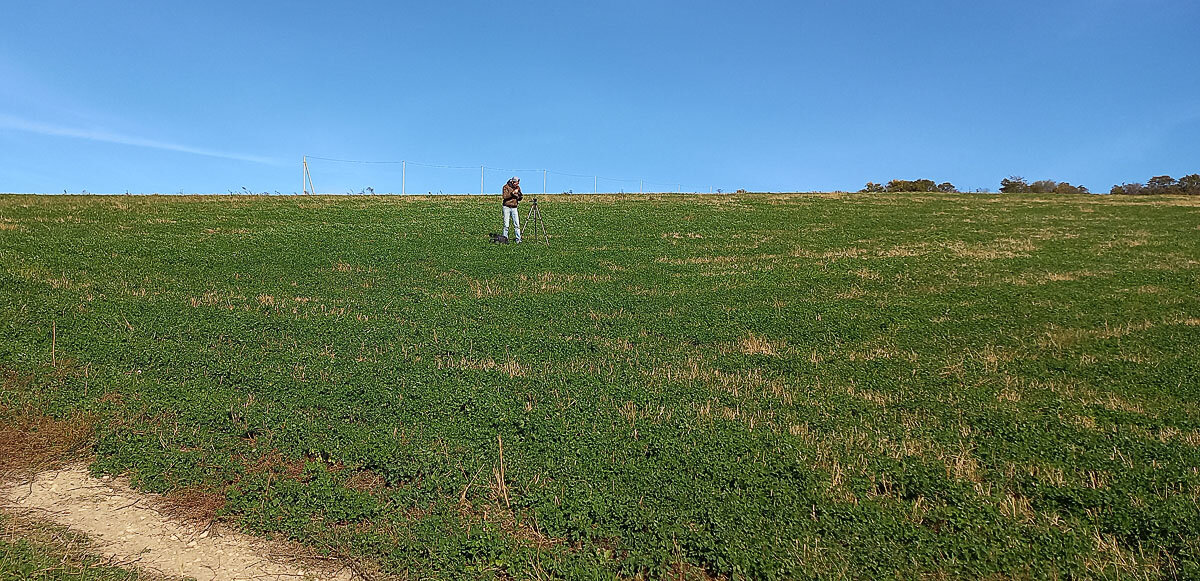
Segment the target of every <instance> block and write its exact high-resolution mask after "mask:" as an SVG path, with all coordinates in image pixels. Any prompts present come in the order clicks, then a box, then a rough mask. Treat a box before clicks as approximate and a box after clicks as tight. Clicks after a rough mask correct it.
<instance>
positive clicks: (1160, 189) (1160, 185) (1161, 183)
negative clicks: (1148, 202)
mask: <svg viewBox="0 0 1200 581" xmlns="http://www.w3.org/2000/svg"><path fill="white" fill-rule="evenodd" d="M1177 183H1178V182H1176V181H1175V178H1173V177H1171V176H1154V177H1152V178H1150V181H1147V182H1146V189H1147V190H1150V193H1152V194H1173V193H1175V192H1176V188H1175V186H1176V184H1177Z"/></svg>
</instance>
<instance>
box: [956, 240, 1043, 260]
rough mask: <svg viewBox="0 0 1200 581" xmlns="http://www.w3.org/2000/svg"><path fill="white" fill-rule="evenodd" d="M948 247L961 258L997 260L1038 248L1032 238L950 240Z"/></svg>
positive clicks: (1017, 255)
mask: <svg viewBox="0 0 1200 581" xmlns="http://www.w3.org/2000/svg"><path fill="white" fill-rule="evenodd" d="M946 247H947V249H948V250H950V252H951V253H953V254H955V255H956V256H958V257H960V258H973V259H976V260H997V259H1002V258H1018V257H1024V256H1029V253H1030V252H1033V251H1034V250H1037V246H1035V245H1034V244H1033V241H1032V240H1031V239H1017V238H1001V239H998V240H994V241H992V242H988V243H977V244H968V243H966V242H960V241H955V242H950V243H949V244H947V246H946Z"/></svg>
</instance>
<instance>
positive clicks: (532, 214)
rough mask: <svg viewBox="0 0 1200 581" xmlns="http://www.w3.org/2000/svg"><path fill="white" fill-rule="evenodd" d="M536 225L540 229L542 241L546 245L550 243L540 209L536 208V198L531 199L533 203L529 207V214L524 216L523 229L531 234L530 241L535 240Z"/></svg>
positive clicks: (536, 233)
mask: <svg viewBox="0 0 1200 581" xmlns="http://www.w3.org/2000/svg"><path fill="white" fill-rule="evenodd" d="M538 227H541V229H542V233H541V236H542V242H545V243H546V246H549V245H550V237H549V236H548V235H547V234H546V222H545V221H544V220H542V210H541V209H539V208H538V203H537V198H534V199H533V203H532V204H531V205H530V207H529V215H528V216H526V217H525V229H526V230H529V231H530V233H531V234H533V236H532V239H531V240H532V241H533V242H537V238H538Z"/></svg>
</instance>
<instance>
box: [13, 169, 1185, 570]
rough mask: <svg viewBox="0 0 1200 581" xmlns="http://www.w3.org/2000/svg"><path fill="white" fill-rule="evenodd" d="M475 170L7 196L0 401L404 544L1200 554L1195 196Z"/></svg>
mask: <svg viewBox="0 0 1200 581" xmlns="http://www.w3.org/2000/svg"><path fill="white" fill-rule="evenodd" d="M498 206H499V204H498V203H497V201H496V199H495V198H487V199H481V198H416V197H414V198H397V197H335V198H307V197H302V198H296V197H290V198H259V197H182V198H169V197H111V198H110V197H67V196H62V197H57V196H56V197H23V196H8V197H0V365H3V366H4V368H5V369H4V387H3V388H2V390H0V418H8V419H9V420H10V421H11V418H12V417H13V414H17V413H24V412H20V410H37V411H38V412H39V413H44V414H46V415H49V416H52V417H55V418H71V417H76V416H78V415H80V414H87V417H89V418H94V419H95V422H94V423H95V425H96V426H97V428H96V430H97V434H96V444H95V451H94V454H95V457H94V463H93V469H94V470H95V471H97V472H103V473H130V474H131V475H132V476H133V478H134V482H135V484H136V485H138V486H140V487H142V488H144V489H147V490H151V491H158V492H167V491H173V490H174V491H180V490H183V491H190V494H193V495H206V494H207V495H210V496H216V497H219V498H221V499H223V502H224V505H223V507H222V508H221V509H220V510H221V513H222V514H223V515H225V517H226V518H228V519H230V520H232V521H236V522H238V523H240V524H241V525H242V526H243V527H245V528H246V529H248V530H251V531H257V532H259V533H264V534H277V535H282V536H286V537H289V538H293V539H296V540H299V541H302V542H304V543H307V544H309V545H311V546H313V547H316V548H317V549H318V550H320V551H324V552H326V553H329V554H336V555H342V556H347V557H353V558H355V559H358V560H359V562H369V563H373V565H372V566H373V567H378V569H379V570H380V571H382V572H384V573H395V574H405V573H407V574H408V575H409V576H412V577H429V576H435V577H443V578H464V577H484V578H487V577H516V578H525V577H534V576H552V577H570V578H611V577H612V576H614V575H620V576H645V577H650V578H658V577H663V576H667V575H670V576H671V577H672V578H675V577H684V578H689V577H690V578H705V577H729V578H735V577H738V578H741V577H744V578H762V579H769V578H776V579H783V578H789V579H790V578H808V577H818V576H820V577H823V578H839V577H853V578H905V579H908V578H913V577H917V576H933V577H950V578H998V577H1016V578H1053V577H1063V578H1072V577H1074V578H1078V577H1086V578H1129V577H1134V576H1136V577H1137V578H1143V577H1148V578H1157V577H1165V578H1176V577H1178V578H1188V577H1190V578H1196V577H1197V576H1200V535H1198V531H1200V508H1198V504H1197V503H1198V502H1200V500H1198V499H1200V406H1198V405H1197V403H1198V400H1200V293H1198V292H1197V291H1200V268H1198V267H1200V229H1198V227H1200V199H1197V198H1187V197H1155V198H1134V197H1125V196H1121V197H1105V196H1096V197H1077V196H1054V195H1049V196H1027V195H1011V196H980V195H959V194H940V193H939V194H933V195H893V194H878V195H872V196H860V195H853V194H849V195H790V196H784V195H778V196H775V195H736V196H648V197H645V198H641V197H615V196H545V197H543V198H542V209H543V212H544V213H545V216H546V221H547V225H548V227H549V229H550V231H551V234H552V235H553V236H554V237H555V238H554V239H553V241H552V245H551V246H549V247H546V246H540V245H533V244H528V243H526V244H522V245H508V246H495V245H490V244H488V243H487V242H486V241H485V240H486V238H485V236H486V234H487V233H488V232H491V231H495V230H496V229H497V222H498V219H499V209H498ZM5 414H7V415H5ZM501 446H502V447H503V460H501Z"/></svg>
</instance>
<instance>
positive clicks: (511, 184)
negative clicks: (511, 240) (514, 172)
mask: <svg viewBox="0 0 1200 581" xmlns="http://www.w3.org/2000/svg"><path fill="white" fill-rule="evenodd" d="M500 198H501V200H500V203H501V204H503V206H502V208H503V211H504V237H505V238H507V237H508V221H509V220H512V223H513V226H515V227H516V229H517V243H518V244H519V243H520V242H521V217H520V216H518V215H517V203H519V202H520V201H521V178H517V177H512V178H509V179H508V183H507V184H504V189H503V190H501V192H500Z"/></svg>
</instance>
